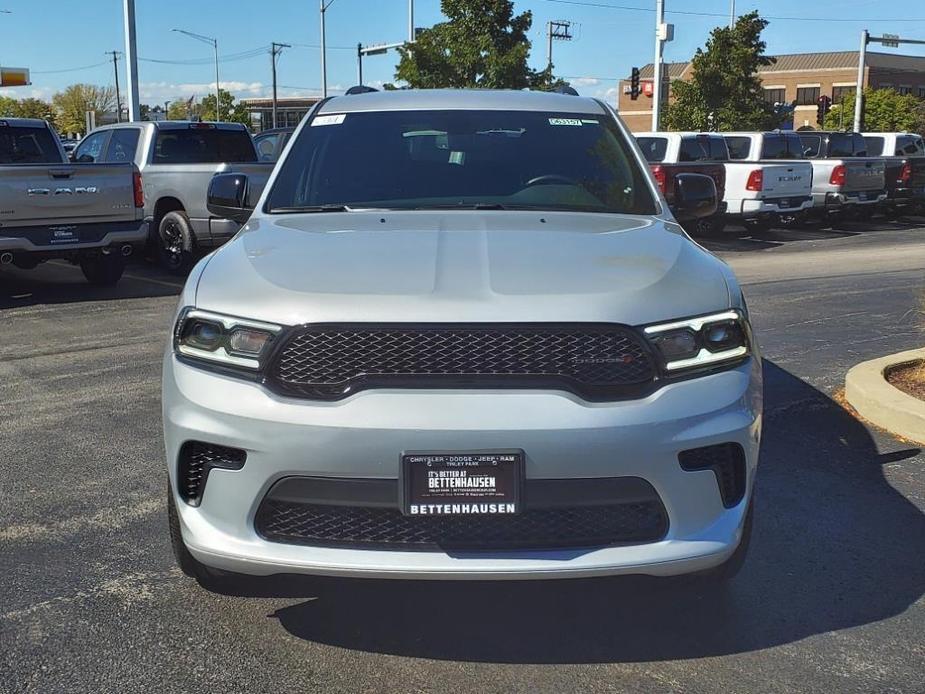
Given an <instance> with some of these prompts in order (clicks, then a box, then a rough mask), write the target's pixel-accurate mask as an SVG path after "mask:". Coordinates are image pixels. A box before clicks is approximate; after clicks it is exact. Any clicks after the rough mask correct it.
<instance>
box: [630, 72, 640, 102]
mask: <svg viewBox="0 0 925 694" xmlns="http://www.w3.org/2000/svg"><path fill="white" fill-rule="evenodd" d="M638 98H639V68H638V67H634V68H633V71H632V72H631V73H630V99H632V100H633V101H636V99H638Z"/></svg>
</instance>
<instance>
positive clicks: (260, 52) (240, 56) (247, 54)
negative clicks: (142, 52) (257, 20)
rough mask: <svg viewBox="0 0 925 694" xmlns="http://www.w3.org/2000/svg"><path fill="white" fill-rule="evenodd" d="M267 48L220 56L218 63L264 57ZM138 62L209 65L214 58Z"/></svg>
mask: <svg viewBox="0 0 925 694" xmlns="http://www.w3.org/2000/svg"><path fill="white" fill-rule="evenodd" d="M269 51H270V47H269V46H261V47H259V48H252V49H250V50H248V51H241V52H240V53H229V54H227V55H220V56H219V57H218V62H220V63H226V62H232V61H235V60H247V59H250V58H256V57H257V56H259V55H266V54H267V53H269ZM138 60H140V61H144V62H146V63H160V64H163V65H210V64H211V63H213V62H215V60H214V58H187V59H184V60H166V59H162V58H139V59H138Z"/></svg>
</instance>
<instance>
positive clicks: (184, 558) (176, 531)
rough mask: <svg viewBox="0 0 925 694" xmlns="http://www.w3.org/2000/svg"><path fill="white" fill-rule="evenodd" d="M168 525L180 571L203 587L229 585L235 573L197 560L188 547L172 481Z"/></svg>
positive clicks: (210, 588)
mask: <svg viewBox="0 0 925 694" xmlns="http://www.w3.org/2000/svg"><path fill="white" fill-rule="evenodd" d="M167 526H168V529H169V531H170V547H171V549H172V550H173V556H174V559H176V561H177V566H179V567H180V571H182V572H183V573H184V574H186V575H187V576H189V577H190V578H195V579H196V581H197V582H198V583H199V585H201V586H202V587H203V588H206V589H209V590H221V589H222V588H225V587H228V586H229V585H230V583H231V581H232V577H233V576H234V574H231V573H228V572H226V571H221V570H219V569H212V568H210V567H208V566H206V565H205V564H203V563H202V562H200V561H199V560H197V559H196V558H195V557H194V556H193V555H192V554H190V551H189V550H188V549H187V548H186V545H185V544H184V542H183V535H182V534H181V533H180V516H179V514H178V513H177V504H176V502H175V501H174V497H173V492H171V490H170V483H169V482H168V483H167Z"/></svg>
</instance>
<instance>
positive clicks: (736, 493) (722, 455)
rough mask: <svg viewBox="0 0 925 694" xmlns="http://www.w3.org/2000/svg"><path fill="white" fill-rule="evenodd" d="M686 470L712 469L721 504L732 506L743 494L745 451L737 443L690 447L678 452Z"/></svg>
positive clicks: (682, 465) (727, 506)
mask: <svg viewBox="0 0 925 694" xmlns="http://www.w3.org/2000/svg"><path fill="white" fill-rule="evenodd" d="M678 460H679V461H680V463H681V467H682V468H683V469H684V470H687V471H694V470H713V473H714V474H715V475H716V483H717V484H718V485H719V492H720V495H721V496H722V497H723V505H724V506H725V507H726V508H732V507H733V506H735V505H736V504H738V503H739V502H740V501H741V500H742V497H743V496H745V451H744V450H743V449H742V446H740V445H739V444H737V443H720V444H717V445H714V446H703V447H702V448H691V449H690V450H686V451H681V452H680V453H679V454H678Z"/></svg>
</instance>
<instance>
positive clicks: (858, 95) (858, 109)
mask: <svg viewBox="0 0 925 694" xmlns="http://www.w3.org/2000/svg"><path fill="white" fill-rule="evenodd" d="M869 40H870V34H868V33H867V29H864V31H862V32H861V51H860V52H859V53H858V81H857V85H856V86H855V90H856V91H855V92H854V128H853V129H854V132H856V133H859V132H861V115H862V114H863V113H864V63H865V62H866V60H867V43H868V41H869Z"/></svg>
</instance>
